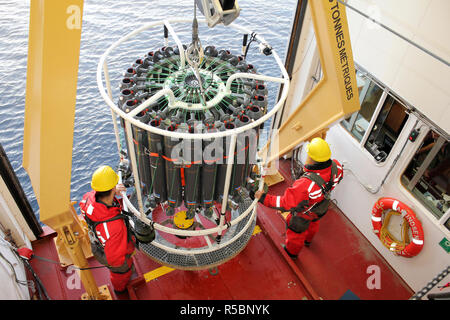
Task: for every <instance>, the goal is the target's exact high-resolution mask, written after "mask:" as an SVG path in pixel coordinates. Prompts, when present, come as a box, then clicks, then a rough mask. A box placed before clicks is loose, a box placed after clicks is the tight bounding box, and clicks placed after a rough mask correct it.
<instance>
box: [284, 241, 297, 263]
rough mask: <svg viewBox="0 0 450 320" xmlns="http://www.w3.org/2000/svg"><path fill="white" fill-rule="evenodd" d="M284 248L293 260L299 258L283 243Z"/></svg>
mask: <svg viewBox="0 0 450 320" xmlns="http://www.w3.org/2000/svg"><path fill="white" fill-rule="evenodd" d="M283 249H284V251H286V253H287V254H288V256H289V257H290V258H291V259H292V260H296V259H297V256H296V255H294V254H292V253H290V252H289V251H288V250H287V249H286V246H285V245H284V244H283Z"/></svg>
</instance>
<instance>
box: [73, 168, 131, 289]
mask: <svg viewBox="0 0 450 320" xmlns="http://www.w3.org/2000/svg"><path fill="white" fill-rule="evenodd" d="M118 181H119V176H118V175H117V174H116V173H115V172H114V170H113V169H112V168H111V167H109V166H101V167H100V168H98V169H97V170H96V171H95V172H94V174H93V175H92V181H91V187H92V189H93V190H92V191H90V192H88V193H86V194H85V195H84V196H83V200H82V201H81V202H80V208H81V212H82V213H83V215H84V218H85V220H86V222H87V224H88V226H89V228H90V239H91V248H92V251H93V254H94V257H95V258H96V259H97V260H98V261H99V262H100V263H102V264H104V265H106V266H107V267H108V268H109V270H110V278H111V283H112V285H113V287H114V291H115V292H116V294H122V293H125V292H126V285H127V283H128V281H129V280H130V278H131V275H132V272H133V271H132V266H133V260H132V258H131V255H132V254H133V252H134V250H135V246H134V242H133V236H132V234H131V231H130V228H129V225H128V218H127V217H126V216H125V215H123V214H122V199H118V198H116V196H118V195H120V193H121V192H123V191H126V188H125V187H124V186H123V185H122V184H118Z"/></svg>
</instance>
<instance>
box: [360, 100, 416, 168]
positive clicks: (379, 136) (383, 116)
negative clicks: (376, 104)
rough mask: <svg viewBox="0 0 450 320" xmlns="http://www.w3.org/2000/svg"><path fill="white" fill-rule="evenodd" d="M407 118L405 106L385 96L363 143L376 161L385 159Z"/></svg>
mask: <svg viewBox="0 0 450 320" xmlns="http://www.w3.org/2000/svg"><path fill="white" fill-rule="evenodd" d="M407 120H408V114H407V113H406V108H405V107H404V106H403V105H402V104H401V103H400V102H399V101H397V100H396V99H395V98H393V97H392V96H387V98H386V100H385V101H384V103H383V107H382V108H381V110H380V112H379V113H378V116H377V119H376V121H375V124H374V125H373V127H372V131H371V132H370V134H369V137H368V138H367V141H366V143H365V145H364V147H365V148H366V149H367V151H369V152H370V153H371V154H372V155H373V157H374V158H375V160H376V161H378V162H383V161H384V160H386V158H387V156H388V155H389V153H390V152H391V150H392V147H393V146H394V144H395V141H396V140H397V138H398V136H399V135H400V132H401V131H402V129H403V127H404V125H405V123H406V121H407Z"/></svg>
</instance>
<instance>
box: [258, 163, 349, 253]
mask: <svg viewBox="0 0 450 320" xmlns="http://www.w3.org/2000/svg"><path fill="white" fill-rule="evenodd" d="M333 161H334V162H335V163H336V165H337V169H338V173H337V176H335V177H334V179H333V187H332V190H333V189H334V187H335V186H336V184H338V183H339V181H340V180H341V179H342V177H343V174H344V171H343V169H342V166H341V164H340V163H339V162H338V161H337V160H333ZM304 171H305V172H315V173H317V174H319V175H320V176H321V177H322V179H323V180H324V181H325V182H326V183H327V182H328V181H330V176H331V160H329V161H327V162H323V163H317V164H314V165H305V167H304ZM323 199H324V197H323V194H322V189H321V188H320V187H319V186H318V185H317V184H316V183H315V182H313V181H311V180H310V179H308V178H305V177H301V178H300V179H298V180H296V181H295V182H294V184H293V185H292V187H290V188H287V189H286V191H285V192H284V195H283V196H273V195H270V194H266V196H265V198H264V202H263V203H264V205H265V206H267V207H274V208H282V209H284V210H286V211H288V210H289V209H291V208H295V207H296V206H297V205H298V204H299V203H300V202H302V201H307V207H306V209H305V210H307V209H308V208H310V207H311V206H312V205H313V204H314V203H316V202H320V201H322V200H323ZM309 214H310V215H312V216H315V217H313V218H311V217H308V216H306V215H303V216H302V215H301V213H300V216H302V217H304V218H306V219H308V220H311V223H310V225H309V227H308V229H307V230H306V231H305V232H302V233H296V232H294V231H292V230H291V229H287V230H286V241H285V245H286V250H287V251H288V252H289V253H290V254H292V255H298V254H299V252H300V250H301V249H302V248H303V245H304V242H305V240H306V241H308V242H311V240H312V239H313V237H314V235H315V234H316V233H317V231H318V230H319V220H316V221H313V220H315V219H314V218H317V216H316V215H315V214H314V213H312V212H309ZM297 215H299V213H297ZM291 218H292V215H291V214H289V215H288V216H287V219H286V222H287V223H289V221H290V219H291Z"/></svg>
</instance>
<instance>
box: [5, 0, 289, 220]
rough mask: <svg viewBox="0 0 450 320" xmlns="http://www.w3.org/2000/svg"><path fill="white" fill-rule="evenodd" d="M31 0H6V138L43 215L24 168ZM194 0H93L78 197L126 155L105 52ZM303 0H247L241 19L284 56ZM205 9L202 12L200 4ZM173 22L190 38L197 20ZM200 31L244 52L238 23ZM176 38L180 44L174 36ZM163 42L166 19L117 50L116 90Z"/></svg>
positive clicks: (83, 53)
mask: <svg viewBox="0 0 450 320" xmlns="http://www.w3.org/2000/svg"><path fill="white" fill-rule="evenodd" d="M30 1H32V0H28V1H26V0H0V143H1V144H2V146H3V148H4V149H5V151H6V154H7V155H8V158H9V160H10V161H11V164H12V167H13V168H14V170H15V172H16V174H17V176H18V178H19V180H20V182H21V184H22V186H23V188H24V191H25V194H26V195H27V197H28V199H29V201H30V203H31V205H32V208H33V210H34V211H35V213H36V215H38V216H39V205H38V203H37V201H36V198H35V196H34V192H33V189H32V187H31V184H30V181H29V178H28V175H27V173H26V171H25V170H24V169H23V168H22V154H23V125H24V110H25V91H26V71H27V52H28V27H29V7H30ZM193 3H194V1H193V0H176V1H173V0H172V1H163V0H134V1H125V0H85V2H84V12H83V24H82V36H81V49H80V62H79V73H78V89H77V102H76V112H75V130H74V138H73V159H72V179H71V199H73V200H77V201H78V200H80V199H81V197H82V196H83V194H84V193H85V192H88V191H89V190H90V178H91V175H92V173H93V171H94V170H95V169H96V168H98V167H99V166H100V165H103V164H106V165H110V166H112V167H116V166H117V164H118V161H119V157H118V154H117V147H116V143H115V137H114V129H113V122H112V118H111V112H110V110H109V107H108V106H107V105H106V104H105V103H104V101H103V99H102V98H101V97H100V94H99V91H98V87H97V83H96V70H97V64H98V61H99V59H100V56H101V55H102V54H103V53H104V52H105V50H106V49H107V48H108V47H109V46H110V45H112V44H113V43H114V42H115V41H117V40H118V39H120V38H121V37H123V36H124V35H126V34H127V33H129V32H131V31H133V30H134V29H137V28H139V27H140V26H142V25H144V24H148V23H151V22H153V21H159V20H163V19H170V18H175V17H180V18H192V17H193ZM296 4H297V1H295V0H272V1H257V0H240V1H239V6H240V7H241V14H240V16H239V17H238V18H237V19H236V20H235V23H236V24H239V25H242V26H245V27H248V28H249V29H250V30H253V31H255V32H256V33H258V34H260V35H261V36H262V37H264V38H265V39H266V41H267V42H268V43H269V44H270V45H272V47H273V48H274V49H275V50H276V51H277V53H278V54H279V56H280V58H281V59H282V60H284V58H285V54H286V48H287V45H288V40H289V35H290V31H291V24H292V20H293V15H294V13H295V7H296ZM197 14H198V17H199V18H201V17H202V15H201V13H200V12H199V11H198V10H197ZM173 27H174V29H175V31H176V32H177V34H178V36H179V37H180V39H181V41H182V42H183V43H186V44H188V43H190V41H191V25H190V24H173ZM199 35H200V40H201V42H202V45H203V47H205V46H207V45H214V46H216V47H217V48H219V49H221V48H223V49H229V50H231V51H232V53H233V54H237V55H238V54H241V46H242V37H241V36H240V35H238V34H237V33H236V32H235V31H234V30H232V29H230V28H227V27H224V26H216V27H215V28H212V29H209V28H208V27H207V26H206V25H203V24H201V25H200V28H199ZM169 45H172V46H174V45H175V43H174V41H173V40H172V39H171V38H170V37H169ZM162 46H164V41H163V30H162V26H160V27H157V28H153V29H150V30H148V31H146V32H144V33H142V34H140V35H139V36H137V37H135V38H133V39H132V40H130V41H128V42H126V43H125V44H123V45H121V46H119V47H118V48H117V49H116V50H115V51H114V54H112V55H111V56H110V58H109V59H108V61H109V64H108V66H109V71H110V77H111V83H112V89H113V95H114V97H115V98H116V97H117V95H118V93H119V90H118V84H119V81H120V80H121V78H122V73H123V71H124V70H125V69H126V68H128V67H129V66H130V65H131V64H132V63H133V62H134V61H135V60H136V59H137V58H140V57H143V55H144V54H145V53H146V52H148V51H151V50H153V51H154V50H157V49H158V48H161V47H162ZM247 61H248V62H249V63H252V64H253V65H254V66H255V67H256V68H257V70H258V72H259V73H262V74H266V75H269V76H280V73H279V69H278V67H277V66H276V65H275V62H274V59H273V58H272V57H266V56H264V55H262V54H260V53H259V51H258V49H257V45H256V43H253V44H252V46H251V47H250V49H249V52H248V55H247ZM268 88H269V92H270V97H269V107H270V106H273V105H274V104H275V101H276V97H277V95H278V85H276V84H272V85H269V86H268ZM265 127H266V128H268V127H269V125H266V126H265ZM265 134H267V131H266V132H265Z"/></svg>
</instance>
